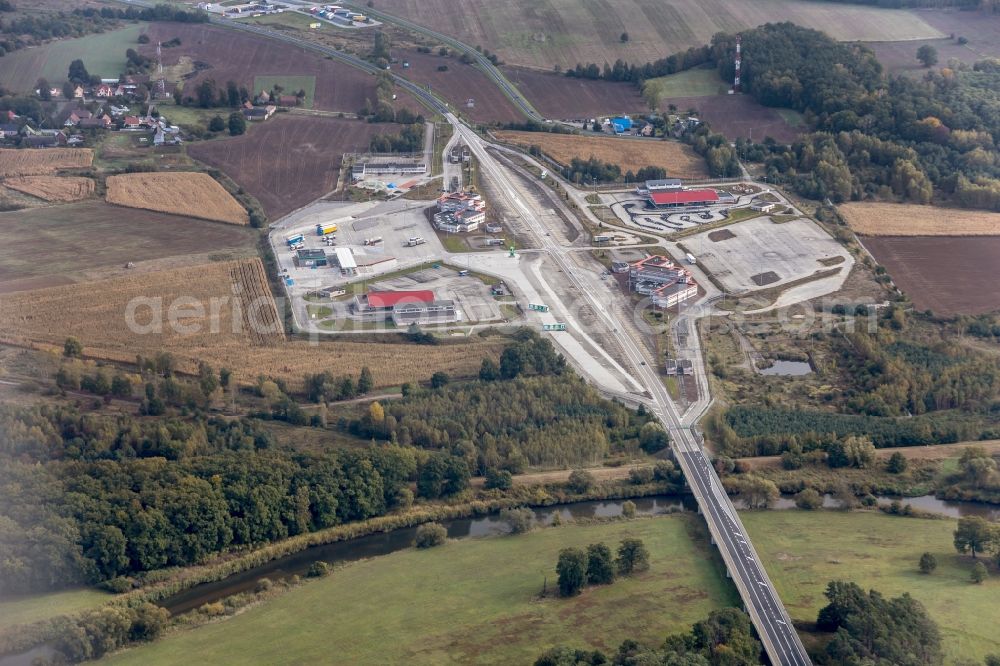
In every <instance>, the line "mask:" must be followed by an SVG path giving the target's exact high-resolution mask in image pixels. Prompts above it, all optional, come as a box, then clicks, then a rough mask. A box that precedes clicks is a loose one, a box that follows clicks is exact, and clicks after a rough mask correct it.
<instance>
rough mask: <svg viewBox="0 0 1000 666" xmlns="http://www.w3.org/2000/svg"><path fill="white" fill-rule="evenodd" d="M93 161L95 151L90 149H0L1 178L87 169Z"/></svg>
mask: <svg viewBox="0 0 1000 666" xmlns="http://www.w3.org/2000/svg"><path fill="white" fill-rule="evenodd" d="M93 161H94V151H93V150H91V149H90V148H46V149H45V150H18V149H17V148H0V178H8V177H11V176H40V175H47V174H52V173H55V172H56V171H58V170H60V169H85V168H87V167H89V166H90V165H91V163H92V162H93Z"/></svg>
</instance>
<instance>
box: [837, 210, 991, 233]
mask: <svg viewBox="0 0 1000 666" xmlns="http://www.w3.org/2000/svg"><path fill="white" fill-rule="evenodd" d="M840 214H841V215H843V216H844V219H845V220H846V221H847V223H848V224H849V225H850V226H851V229H853V230H854V232H855V233H858V234H861V235H864V236H996V235H1000V213H991V212H987V211H978V210H964V209H960V208H938V207H936V206H918V205H914V204H892V203H862V202H852V203H846V204H842V205H841V206H840Z"/></svg>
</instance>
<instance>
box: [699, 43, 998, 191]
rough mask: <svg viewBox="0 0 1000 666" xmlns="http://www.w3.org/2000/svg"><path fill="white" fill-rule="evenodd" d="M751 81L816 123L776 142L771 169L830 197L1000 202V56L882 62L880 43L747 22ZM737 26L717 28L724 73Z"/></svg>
mask: <svg viewBox="0 0 1000 666" xmlns="http://www.w3.org/2000/svg"><path fill="white" fill-rule="evenodd" d="M741 39H742V49H743V54H744V57H743V68H742V80H743V90H744V92H746V93H747V94H750V95H752V96H753V97H754V99H756V100H757V101H758V102H760V103H761V104H763V105H765V106H775V107H785V108H791V109H795V110H797V111H801V112H802V113H803V114H804V115H805V117H806V122H807V123H808V124H809V125H810V126H811V127H813V128H814V130H815V131H814V132H813V133H811V134H809V135H806V136H805V137H804V138H803V139H802V140H801V141H798V142H796V143H795V144H794V145H793V146H791V147H790V148H786V147H783V146H778V145H777V144H773V143H772V144H770V151H769V152H770V153H771V154H770V155H768V156H767V157H766V158H765V164H766V166H767V170H768V176H769V178H774V179H776V180H783V181H787V182H790V183H791V184H792V185H793V186H794V187H795V188H796V190H798V191H799V193H801V194H803V195H805V196H808V197H811V198H815V199H825V198H829V199H831V200H833V201H834V202H840V201H845V200H848V199H854V200H857V199H862V198H866V197H878V198H882V199H889V200H905V201H913V202H916V203H929V202H930V201H931V200H932V199H939V198H942V197H944V198H948V199H950V200H952V201H954V202H955V203H957V204H959V205H962V206H966V207H971V208H985V209H993V210H1000V162H998V160H997V159H996V146H995V137H997V136H1000V62H997V61H995V60H983V61H981V62H978V63H976V64H975V65H974V66H972V67H969V66H967V65H962V64H961V63H953V64H950V65H949V66H948V67H943V68H940V69H932V68H928V70H927V72H926V74H925V75H924V77H922V78H920V79H916V78H912V77H908V76H891V75H887V74H885V72H883V70H882V66H881V65H880V64H879V62H878V61H877V60H876V58H875V54H874V52H873V51H871V50H870V49H868V48H867V47H864V46H862V45H859V44H848V43H840V42H836V41H834V40H832V39H831V38H829V37H827V36H826V35H825V34H823V33H821V32H817V31H815V30H809V29H806V28H801V27H798V26H796V25H793V24H791V23H779V24H767V25H764V26H761V27H759V28H756V29H754V30H751V31H747V32H743V33H741ZM735 50H736V36H735V35H727V34H719V35H716V36H715V37H713V39H712V54H713V59H714V61H715V63H716V67H717V68H718V70H719V74H720V76H721V77H722V78H723V79H724V80H729V79H731V78H732V76H733V73H734V65H733V59H734V56H735Z"/></svg>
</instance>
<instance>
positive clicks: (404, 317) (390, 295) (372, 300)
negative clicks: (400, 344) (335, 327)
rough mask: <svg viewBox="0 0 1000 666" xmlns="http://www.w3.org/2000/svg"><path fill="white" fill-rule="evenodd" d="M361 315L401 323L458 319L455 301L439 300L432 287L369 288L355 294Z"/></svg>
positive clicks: (427, 322) (439, 321) (438, 321)
mask: <svg viewBox="0 0 1000 666" xmlns="http://www.w3.org/2000/svg"><path fill="white" fill-rule="evenodd" d="M353 308H354V311H355V312H356V313H357V314H359V315H368V316H373V315H380V316H382V317H384V318H391V319H392V321H393V323H394V324H396V325H397V326H409V325H411V324H443V323H451V322H455V321H458V320H459V319H460V318H461V317H460V316H459V313H458V309H457V308H456V307H455V301H452V300H438V299H436V298H435V297H434V292H433V291H430V290H429V289H423V290H418V291H369V292H368V293H367V294H361V295H358V296H355V297H354V304H353Z"/></svg>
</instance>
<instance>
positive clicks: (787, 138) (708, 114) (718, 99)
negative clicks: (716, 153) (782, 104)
mask: <svg viewBox="0 0 1000 666" xmlns="http://www.w3.org/2000/svg"><path fill="white" fill-rule="evenodd" d="M669 104H674V105H676V106H677V108H678V109H679V110H680V111H687V110H688V109H693V110H695V111H697V112H698V115H699V117H700V118H701V119H702V120H704V121H705V122H707V123H708V124H709V125H711V127H712V129H713V130H715V131H716V132H719V133H721V134H724V135H726V136H727V137H728V138H730V139H737V138H740V137H743V138H749V137H750V135H751V134H753V139H754V141H762V140H763V139H764V138H765V137H768V136H769V137H772V138H773V139H775V140H776V141H781V142H783V143H791V142H792V141H795V139H797V138H798V136H799V134H801V133H802V131H803V130H804V129H805V128H798V127H791V126H790V125H789V124H788V123H786V122H785V119H784V118H782V117H781V116H780V115H779V114H778V112H777V111H775V110H774V109H772V108H770V107H766V106H761V105H760V104H758V103H757V102H755V101H754V99H753V98H752V97H750V96H749V95H710V96H708V97H672V98H664V99H662V100H661V101H660V108H661V109H663V110H666V109H667V105H669Z"/></svg>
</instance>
